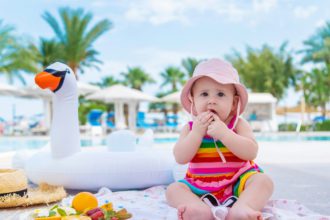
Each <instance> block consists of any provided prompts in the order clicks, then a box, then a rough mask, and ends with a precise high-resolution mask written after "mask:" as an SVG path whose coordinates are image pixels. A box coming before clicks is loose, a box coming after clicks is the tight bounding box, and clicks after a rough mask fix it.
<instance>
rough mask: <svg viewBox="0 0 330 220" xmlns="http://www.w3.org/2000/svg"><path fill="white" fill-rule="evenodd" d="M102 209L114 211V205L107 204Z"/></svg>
mask: <svg viewBox="0 0 330 220" xmlns="http://www.w3.org/2000/svg"><path fill="white" fill-rule="evenodd" d="M101 208H102V209H104V210H106V211H112V210H113V205H112V203H111V202H109V203H106V204H104V205H102V206H101Z"/></svg>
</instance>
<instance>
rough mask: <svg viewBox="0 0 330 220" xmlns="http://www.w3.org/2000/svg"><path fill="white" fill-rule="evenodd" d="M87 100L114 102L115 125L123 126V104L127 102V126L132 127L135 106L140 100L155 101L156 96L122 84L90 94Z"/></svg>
mask: <svg viewBox="0 0 330 220" xmlns="http://www.w3.org/2000/svg"><path fill="white" fill-rule="evenodd" d="M86 99H89V100H98V101H103V102H106V103H114V104H115V118H116V127H117V128H124V127H125V122H124V115H123V105H124V103H128V104H129V127H130V128H132V129H134V128H135V123H136V106H137V103H138V102H140V101H149V102H155V101H158V98H156V97H154V96H152V95H149V94H146V93H143V92H141V91H139V90H137V89H132V88H128V87H125V86H123V85H119V84H118V85H113V86H110V87H108V88H105V89H102V90H100V91H98V92H95V93H93V94H91V95H88V96H86Z"/></svg>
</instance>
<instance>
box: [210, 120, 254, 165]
mask: <svg viewBox="0 0 330 220" xmlns="http://www.w3.org/2000/svg"><path fill="white" fill-rule="evenodd" d="M214 123H215V125H213V127H212V123H211V125H210V126H211V129H209V130H211V132H210V133H212V134H209V135H211V136H212V137H214V138H217V139H219V140H220V141H221V142H222V143H223V144H224V145H225V146H226V147H227V148H228V149H229V150H230V151H231V152H232V153H233V154H235V155H236V156H237V157H239V158H241V159H242V160H254V159H255V158H256V157H257V153H258V144H257V142H256V140H255V138H254V135H253V132H252V129H251V127H250V125H249V123H248V122H247V121H245V120H244V119H243V118H239V119H238V122H237V125H236V132H237V133H235V132H234V131H232V130H230V129H228V128H227V126H226V125H225V124H224V123H223V122H221V121H220V122H219V120H215V122H214ZM221 123H223V124H221ZM223 125H225V126H223ZM208 133H209V132H208Z"/></svg>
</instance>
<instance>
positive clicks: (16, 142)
mask: <svg viewBox="0 0 330 220" xmlns="http://www.w3.org/2000/svg"><path fill="white" fill-rule="evenodd" d="M256 139H257V141H266V142H267V141H270V142H294V141H298V142H299V141H330V134H328V135H294V134H291V135H276V134H274V135H256ZM177 140H178V138H177V137H161V138H155V143H156V144H171V143H173V144H174V143H175V142H176V141H177ZM48 142H49V139H48V138H46V137H43V138H38V137H35V138H34V137H28V138H24V137H18V138H15V137H0V153H1V152H9V151H17V150H23V149H39V148H41V147H43V146H45V145H46V144H47V143H48ZM97 145H103V146H105V145H106V141H105V139H104V138H82V139H81V146H82V147H88V146H97Z"/></svg>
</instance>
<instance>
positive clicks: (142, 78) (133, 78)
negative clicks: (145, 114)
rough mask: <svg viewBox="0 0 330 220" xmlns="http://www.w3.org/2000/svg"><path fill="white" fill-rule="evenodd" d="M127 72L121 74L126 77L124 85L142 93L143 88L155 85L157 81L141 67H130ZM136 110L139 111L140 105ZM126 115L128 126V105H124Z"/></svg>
mask: <svg viewBox="0 0 330 220" xmlns="http://www.w3.org/2000/svg"><path fill="white" fill-rule="evenodd" d="M127 70H128V71H127V72H123V73H121V75H122V76H123V77H124V81H122V83H123V84H124V85H126V86H130V87H132V88H134V89H137V90H140V91H142V87H143V86H144V85H145V84H147V83H149V84H153V83H155V82H156V81H155V80H154V79H153V78H152V77H150V76H149V74H148V73H146V72H145V71H144V70H143V69H142V68H140V67H132V68H131V67H128V68H127ZM136 110H137V111H138V110H139V105H137V106H136ZM124 114H125V118H126V124H128V105H127V104H125V105H124Z"/></svg>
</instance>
